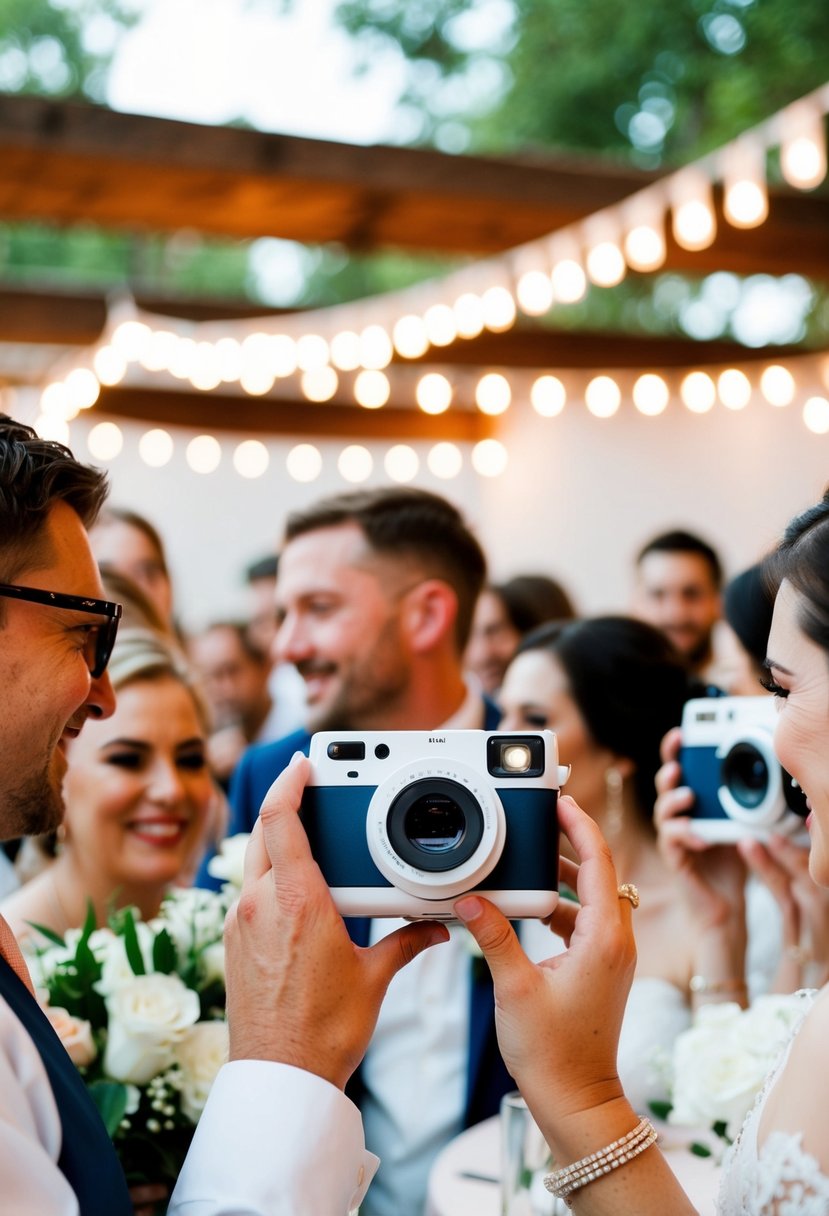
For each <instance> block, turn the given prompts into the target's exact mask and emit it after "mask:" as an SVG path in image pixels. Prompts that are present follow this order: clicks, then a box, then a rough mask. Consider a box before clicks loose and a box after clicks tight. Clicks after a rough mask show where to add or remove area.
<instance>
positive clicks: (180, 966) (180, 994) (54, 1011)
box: [29, 881, 238, 1189]
mask: <svg viewBox="0 0 829 1216" xmlns="http://www.w3.org/2000/svg"><path fill="white" fill-rule="evenodd" d="M237 893H238V892H237V890H236V888H235V885H234V884H233V883H231V882H230V881H228V882H226V883H225V886H224V888H223V890H222V891H221V892H220V893H217V892H214V891H205V890H199V889H191V890H185V889H183V888H182V889H178V890H175V891H174V892H172V893H170V894H169V895H168V896H167V897H166V898H165V900H164V902H163V904H162V906H161V910H160V912H159V915H158V916H157V917H156V918H155V919H153V920H152V921H148V922H144V921H142V920H141V919H140V917H139V914H138V912H137V910H136V909H134V908H124V909H121V910H120V911H117V912H115V913H113V914H112V915H111V916H110V918H109V923H108V925H107V926H106V927H105V928H97V927H96V924H95V915H94V912H93V910H92V908H91V906H90V909H89V912H88V915H87V919H86V923H85V924H84V926H83V927H82V928H81V929H71V930H69V932H68V933H67V934H66V935H65V937H60V936H58V935H57V934H55V933H52V932H51V931H50V930H48V929H46V928H44V927H43V926H33V927H34V928H36V929H37V931H38V933H39V934H40V935H41V937H42V938H43V939H44V941H43V942H42V943H41V944H39V945H36V946H34V947H32V946H30V948H29V949H30V958H29V966H30V971H31V974H32V978H33V980H34V983H35V985H36V987H37V989H38V995H39V997H40V999H41V1002H42V1004H43V1007H44V1010H45V1012H46V1014H47V1016H48V1018H49V1020H50V1021H51V1023H52V1025H53V1026H54V1028H55V1030H56V1031H57V1033H58V1035H59V1037H60V1038H61V1040H62V1042H63V1044H64V1046H65V1047H66V1049H67V1051H68V1053H69V1055H70V1057H71V1059H72V1060H73V1062H74V1063H75V1065H76V1066H77V1068H78V1069H79V1071H80V1072H81V1074H82V1076H83V1078H84V1081H85V1083H86V1086H87V1088H88V1090H89V1093H90V1095H91V1097H92V1098H93V1100H94V1101H95V1103H96V1105H97V1107H98V1110H99V1111H100V1113H101V1116H102V1118H103V1121H104V1124H105V1125H106V1128H107V1131H108V1132H109V1134H110V1135H111V1136H112V1140H113V1143H114V1145H115V1148H116V1151H117V1152H118V1155H119V1157H120V1159H121V1163H122V1165H123V1167H124V1172H125V1174H126V1177H127V1181H128V1183H129V1185H130V1186H135V1185H141V1184H143V1183H153V1184H165V1185H167V1186H168V1187H169V1188H170V1189H172V1187H173V1185H174V1184H175V1180H176V1178H177V1177H178V1174H179V1171H180V1169H181V1165H182V1163H183V1161H184V1157H185V1156H186V1154H187V1150H188V1148H189V1145H190V1141H191V1140H192V1138H193V1133H194V1131H195V1127H196V1124H197V1122H198V1120H199V1116H200V1115H201V1112H202V1110H203V1109H204V1105H205V1102H206V1101H207V1095H208V1093H209V1092H210V1087H211V1085H212V1083H213V1080H214V1078H215V1076H216V1074H217V1073H218V1071H219V1069H220V1068H221V1066H222V1064H223V1063H224V1062H225V1061H226V1059H227V1053H228V1034H227V1023H226V1022H225V982H224V945H223V942H222V933H223V928H224V919H225V914H226V912H227V909H228V907H229V906H230V904H231V902H232V900H233V899H234V898H235V897H236V895H237Z"/></svg>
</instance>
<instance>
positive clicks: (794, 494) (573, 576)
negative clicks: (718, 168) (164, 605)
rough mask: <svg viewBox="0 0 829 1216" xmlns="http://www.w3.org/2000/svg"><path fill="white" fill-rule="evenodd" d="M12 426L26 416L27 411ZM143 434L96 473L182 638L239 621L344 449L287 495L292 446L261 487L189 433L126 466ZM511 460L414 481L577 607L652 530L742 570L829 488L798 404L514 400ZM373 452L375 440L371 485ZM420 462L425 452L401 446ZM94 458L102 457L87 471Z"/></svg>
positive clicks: (129, 429)
mask: <svg viewBox="0 0 829 1216" xmlns="http://www.w3.org/2000/svg"><path fill="white" fill-rule="evenodd" d="M17 413H18V416H20V417H21V418H24V417H25V420H26V421H30V420H31V419H30V417H29V414H30V411H29V409H28V408H27V409H26V410H23V409H19V410H18V411H17ZM102 417H103V415H97V416H96V415H95V414H94V412H93V414H91V415H89V416H86V417H83V418H81V419H78V420H77V421H76V422H74V423H72V431H71V439H70V442H71V444H72V446H73V448H74V450H75V452H76V454H77V455H78V456H79V457H80V458H81V459H90V457H89V454H88V451H87V447H86V436H87V434H88V432H89V429H90V427H91V425H93V424H94V423H95V422H96V421H100V420H101V419H102ZM143 429H144V428H142V427H140V426H139V425H137V424H131V423H124V424H123V430H124V434H125V444H124V450H123V452H122V453H121V455H119V456H118V457H117V458H116V459H115V460H113V461H112V462H111V463H110V464H109V466H108V467H109V469H110V475H111V480H112V486H113V490H112V496H111V498H112V501H113V502H114V503H117V504H118V505H121V506H128V507H132V508H134V509H136V510H138V511H140V512H142V513H143V514H145V515H147V516H148V517H149V518H150V519H151V520H152V521H153V523H155V524H156V525H157V526H158V528H159V530H160V531H161V533H162V535H163V536H164V538H165V540H166V542H167V547H168V551H169V560H170V565H171V568H172V570H173V572H174V577H175V583H176V593H177V602H178V606H179V615H180V617H181V619H182V622H183V623H184V624H185V625H186V626H188V627H191V628H196V627H198V626H199V625H200V624H203V623H204V622H206V621H207V620H208V619H210V618H211V617H213V616H216V615H225V614H228V613H242V612H244V611H245V606H246V598H245V590H244V583H243V579H242V572H243V570H244V567H245V565H246V564H247V563H249V562H250V561H252V560H254V559H256V558H258V557H260V556H262V555H263V554H265V553H266V552H268V551H269V549H272V548H273V547H274V546H276V545H277V544H278V541H279V537H280V532H281V528H282V524H283V521H284V517H285V514H286V512H287V511H289V510H290V509H292V508H294V507H297V506H301V505H303V504H305V503H308V502H311V501H313V500H314V499H316V498H317V497H319V496H320V495H322V494H324V493H329V492H333V491H337V490H342V489H345V488H347V486H346V483H345V482H344V481H343V480H342V479H341V477H340V476H339V474H338V472H337V469H336V457H337V454H338V452H339V450H340V448H341V447H342V444H340V443H335V442H328V443H325V444H321V445H320V446H321V449H322V451H323V456H324V469H323V475H322V476H321V478H320V479H319V480H318V481H316V482H313V483H311V484H306V485H301V484H298V483H296V482H293V481H291V480H290V478H289V477H288V476H287V474H286V473H285V456H286V454H287V451H288V449H289V448H290V447H291V446H292V445H293V443H294V442H296V441H295V440H291V441H290V443H289V442H286V441H276V440H274V441H273V442H271V443H270V444H269V445H268V446H269V449H270V453H271V465H270V469H269V471H268V472H267V473H266V474H265V476H264V477H262V478H260V479H258V480H255V481H246V480H245V479H243V478H241V477H240V476H239V475H238V474H236V472H235V471H234V470H233V468H232V465H231V459H230V457H231V453H232V448H233V445H234V444H235V442H237V441H238V440H239V439H241V438H244V437H245V436H231V435H228V436H226V437H222V441H223V446H224V451H225V454H224V458H223V461H222V464H221V466H220V468H219V469H218V470H217V471H216V472H215V473H213V474H211V475H209V476H202V475H199V474H196V473H193V472H192V471H191V470H190V469H189V468H188V466H187V464H186V462H185V459H184V446H185V444H186V442H187V440H188V439H189V438H190V437H191V435H192V434H195V433H197V432H196V430H195V429H194V431H193V432H185V431H181V430H176V429H171V433H172V434H173V436H174V438H175V440H176V451H175V455H174V457H173V459H172V461H171V462H170V464H169V465H167V466H166V467H164V468H162V469H158V470H154V469H150V468H148V467H147V466H146V465H144V464H143V463H142V462H141V460H140V459H139V458H138V455H137V450H136V445H137V440H138V437H139V435H140V434H141V432H142V430H143ZM501 437H502V438H503V440H504V442H505V443H506V444H507V447H508V450H509V454H510V463H509V466H508V469H507V471H506V472H505V473H504V474H503V475H502V476H501V477H500V478H495V479H487V478H480V477H478V476H477V475H476V474H475V473H474V472H473V471H472V470H471V469H470V468H469V462H468V451H467V452H465V456H466V457H467V459H466V461H465V467H464V472H463V473H462V475H461V476H460V477H459V478H457V479H455V480H453V481H449V482H446V481H440V480H439V479H438V478H435V477H433V476H432V475H431V474H429V473H428V472H426V473H424V474H423V475H422V476H421V477H420V479H419V481H418V484H420V485H423V486H425V487H427V488H429V489H433V490H437V491H438V492H441V493H444V494H446V495H447V497H449V498H451V499H452V500H453V501H454V502H456V503H457V504H458V505H459V506H460V507H461V508H462V509H463V510H464V511H465V512H466V514H467V517H468V519H469V520H470V522H471V523H472V524H473V526H474V527H475V528H476V530H477V532H478V535H479V537H480V538H481V540H482V541H483V543H484V545H485V548H486V550H487V552H488V554H489V557H490V563H491V571H492V574H493V576H494V577H497V578H501V577H507V576H509V575H511V574H514V573H518V572H520V571H523V570H544V571H547V572H549V573H551V574H553V575H555V576H556V577H558V578H560V579H561V581H562V582H563V583H564V584H565V585H566V586H567V587H568V589H570V590H571V592H572V593H573V595H574V597H575V598H576V601H577V603H578V605H579V606H580V608H581V609H582V610H583V611H586V612H599V611H607V610H614V609H616V610H623V609H624V608H625V607H626V606H627V604H628V602H629V596H630V589H631V575H630V571H631V564H632V560H633V556H634V554H635V553H636V551H637V549H638V548H639V546H640V545H641V544H642V543H643V542H644V541H646V540H647V539H648V538H649V537H650V536H651V535H652V534H653V533H655V532H656V531H661V530H663V529H665V528H668V527H674V526H681V527H687V528H690V529H692V530H697V531H699V532H700V533H701V534H702V535H704V536H705V537H707V538H708V539H709V540H711V541H712V543H714V544H715V546H716V547H717V548H718V549H719V551H720V553H721V555H722V557H723V560H724V563H725V566H726V569H727V571H728V572H729V573H737V572H738V571H739V570H741V569H742V568H744V567H745V566H747V565H749V564H750V563H751V562H753V561H754V560H755V559H756V558H757V557H758V556H759V555H760V554H761V553H762V552H763V550H764V549H765V548H767V547H768V546H770V545H771V544H772V543H773V542H774V541H775V539H776V538H777V536H778V535H779V533H780V531H781V529H782V527H783V525H784V524H785V522H786V521H787V520H788V518H789V517H790V516H791V515H793V514H794V513H795V512H797V511H799V510H800V509H801V508H803V507H804V506H807V505H808V504H809V503H810V502H812V501H814V500H815V499H816V498H817V497H818V496H819V495H820V494H821V493H822V490H823V488H824V485H825V484H826V483H827V482H829V436H817V435H814V434H812V433H811V432H809V431H807V430H806V428H805V426H804V425H803V422H802V419H801V417H800V413H799V410H795V409H793V408H790V409H778V410H775V409H773V408H772V407H770V406H768V405H763V404H760V403H756V402H752V404H751V405H750V406H749V407H748V408H747V409H746V410H744V411H742V412H740V413H731V412H729V411H728V410H726V409H724V408H722V407H716V408H715V410H714V411H712V413H711V414H708V415H703V416H698V415H691V414H689V413H688V412H687V411H685V410H684V409H682V408H681V407H679V406H678V405H676V404H674V403H672V404H671V406H669V408H668V411H667V412H666V414H665V415H663V416H662V417H661V418H644V417H642V416H640V415H639V414H638V413H637V412H636V411H635V410H634V409H633V408H632V406H631V405H630V403H625V404H623V406H622V409H621V410H620V412H619V414H617V416H616V417H615V418H611V419H609V420H606V421H600V420H597V419H595V418H593V417H592V416H591V415H590V414H588V413H587V412H586V410H585V409H584V407H583V406H579V405H575V404H574V405H569V406H568V407H567V408H566V409H565V411H564V413H563V414H562V415H561V416H560V417H559V418H556V419H542V418H539V417H538V416H537V415H535V413H534V412H533V411H532V410H531V409H530V408H529V406H527V405H526V404H524V403H520V402H516V403H515V404H514V405H513V406H512V408H511V410H510V412H509V414H508V415H506V416H505V418H504V419H503V421H502V430H501ZM388 446H389V445H388V444H387V443H383V444H378V445H373V446H372V449H371V450H372V452H373V454H374V456H375V476H373V477H372V479H371V484H379V483H382V482H383V481H384V480H386V478H385V475H384V474H383V472H382V457H383V453H384V452H385V450H386V449H387V447H388ZM413 446H414V447H415V448H416V450H417V451H418V452H419V453H420V455H421V467H422V468H423V467H425V461H424V459H423V458H424V457H425V453H426V450H427V445H422V444H414V445H413ZM98 463H100V462H98Z"/></svg>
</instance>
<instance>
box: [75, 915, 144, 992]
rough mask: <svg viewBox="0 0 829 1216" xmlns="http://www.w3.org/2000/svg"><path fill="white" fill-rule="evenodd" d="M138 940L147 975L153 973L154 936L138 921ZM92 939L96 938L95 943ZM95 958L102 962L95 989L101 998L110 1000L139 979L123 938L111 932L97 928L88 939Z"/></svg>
mask: <svg viewBox="0 0 829 1216" xmlns="http://www.w3.org/2000/svg"><path fill="white" fill-rule="evenodd" d="M135 930H136V934H137V937H138V948H139V950H140V951H141V957H142V958H143V960H144V966H145V967H146V969H147V971H148V972H151V971H152V970H153V941H154V939H155V934H154V933H153V931H152V929H151V928H150V926H149V925H146V924H145V923H144V922H143V921H137V922H136V925H135ZM93 938H94V939H95V941H94V944H93ZM89 942H90V946H91V947H92V950H93V953H94V955H95V957H96V958H97V959H98V960H99V961H100V962H101V964H102V970H101V978H100V979H99V980H98V983H97V984H96V985H95V988H96V990H97V991H98V992H100V993H101V995H102V996H104V997H108V996H110V995H111V994H112V993H114V992H117V991H118V989H119V988H122V987H123V986H124V985H125V984H127V983H129V981H130V980H132V979H135V978H137V977H136V975H135V972H134V971H133V969H132V966H131V964H130V961H129V959H128V958H127V948H126V945H125V943H124V939H123V937H121V936H120V935H119V934H116V933H112V932H111V931H110V930H109V929H98V930H96V932H95V933H93V934H92V937H91V938H90V939H89Z"/></svg>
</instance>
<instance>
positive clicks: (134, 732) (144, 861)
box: [3, 629, 218, 936]
mask: <svg viewBox="0 0 829 1216" xmlns="http://www.w3.org/2000/svg"><path fill="white" fill-rule="evenodd" d="M109 672H110V675H111V678H112V683H113V686H114V688H115V690H116V694H117V706H116V710H115V713H114V714H113V715H112V717H110V718H108V719H99V720H97V721H89V722H87V723H86V724H85V726H84V729H83V730H82V731H81V732H80V733H79V734H77V736H76V737H73V738H72V739H71V740H68V741H67V742H66V743H65V752H66V760H67V771H66V776H65V778H64V784H63V794H64V799H65V802H66V812H65V817H64V823H63V827H62V830H61V833H60V835H61V840H60V842H59V847H58V851H57V856H56V857H55V859H54V861H52V862H51V863H50V864H48V865H47V867H46V868H45V869H44V870H43V871H42V872H41V873H40V874H38V875H37V876H36V877H35V878H33V879H31V880H30V881H29V882H28V883H26V884H25V885H24V886H23V887H22V888H21V890H20V891H18V892H16V893H15V894H14V895H13V896H11V897H10V898H9V899H8V900H7V901H6V902H5V903H4V905H3V913H4V915H5V916H6V918H7V919H8V920H9V921H10V923H11V924H12V926H13V928H14V929H15V930H16V932H17V933H18V936H20V935H21V934H24V935H25V933H26V932H29V933H31V930H30V929H28V930H27V923H28V924H31V923H32V922H34V923H36V924H42V925H45V926H48V927H49V928H50V929H53V930H54V931H56V932H58V933H65V932H66V930H67V929H70V928H73V927H75V926H79V925H81V924H82V923H83V920H84V916H85V912H86V905H87V900H88V899H91V900H92V902H93V904H94V905H95V911H96V914H97V919H98V923H99V924H104V923H105V922H106V918H107V914H108V912H109V911H111V910H112V909H113V908H117V907H124V906H126V905H128V904H131V905H135V906H136V907H138V908H139V910H140V911H141V914H142V916H143V917H144V918H145V919H149V918H151V917H152V916H154V915H156V913H157V912H158V909H159V906H160V903H161V900H162V898H163V896H164V894H165V893H166V892H167V890H169V888H170V886H171V885H172V884H174V883H176V882H179V883H181V882H186V881H188V879H189V877H190V875H191V873H192V870H193V867H194V865H195V864H196V862H197V861H198V857H199V855H200V852H201V849H202V847H203V845H204V840H205V833H206V830H207V827H208V822H209V818H210V811H211V807H212V806H213V805H214V804H215V803H216V799H217V797H218V795H217V792H216V789H215V787H214V784H213V781H212V779H211V777H210V774H209V771H208V768H207V761H206V756H205V737H206V713H205V710H204V707H203V705H202V703H201V700H200V697H199V694H198V692H197V690H196V688H195V686H194V684H193V683H192V680H191V677H190V673H189V671H188V669H187V667H186V665H185V662H184V660H183V658H182V657H181V656H180V655H179V654H178V652H177V651H176V650H175V649H174V648H173V646H172V645H171V644H170V643H168V642H167V641H165V640H164V639H163V638H160V637H159V636H158V635H157V634H155V633H152V632H151V631H149V630H144V629H126V630H124V631H123V632H122V633H121V635H120V636H119V638H118V640H117V642H116V646H115V650H114V652H113V656H112V660H111V663H110V667H109Z"/></svg>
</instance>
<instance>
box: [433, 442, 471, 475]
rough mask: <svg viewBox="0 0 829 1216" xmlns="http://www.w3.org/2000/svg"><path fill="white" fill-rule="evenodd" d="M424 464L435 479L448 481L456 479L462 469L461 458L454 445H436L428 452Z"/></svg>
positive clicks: (458, 450) (458, 449)
mask: <svg viewBox="0 0 829 1216" xmlns="http://www.w3.org/2000/svg"><path fill="white" fill-rule="evenodd" d="M426 463H427V464H428V466H429V471H430V473H432V474H433V475H434V476H435V477H440V478H441V479H442V480H444V481H449V480H450V479H451V478H452V477H457V476H458V474H459V473H460V471H461V469H462V468H463V456H462V455H461V452H460V448H458V447H457V446H456V445H455V444H454V443H436V444H435V446H434V447H433V448H431V449H430V450H429V455H428V456H427V457H426Z"/></svg>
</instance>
